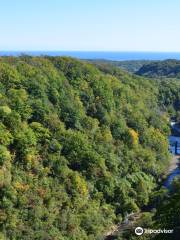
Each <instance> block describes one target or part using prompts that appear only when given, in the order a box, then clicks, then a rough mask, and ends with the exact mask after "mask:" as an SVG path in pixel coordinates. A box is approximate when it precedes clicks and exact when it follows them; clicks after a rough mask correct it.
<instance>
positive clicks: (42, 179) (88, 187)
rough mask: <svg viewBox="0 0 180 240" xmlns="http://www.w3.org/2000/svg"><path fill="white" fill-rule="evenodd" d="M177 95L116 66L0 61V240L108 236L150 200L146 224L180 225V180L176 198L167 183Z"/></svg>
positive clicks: (168, 85)
mask: <svg viewBox="0 0 180 240" xmlns="http://www.w3.org/2000/svg"><path fill="white" fill-rule="evenodd" d="M148 72H149V71H148ZM179 90H180V83H179V82H178V80H177V79H176V78H174V79H172V81H171V79H152V78H150V79H148V78H146V77H144V76H138V75H135V74H129V73H127V72H125V71H123V70H121V69H120V68H119V67H116V66H112V65H108V64H107V65H106V64H105V65H104V64H103V65H101V64H99V65H98V66H97V65H96V64H93V63H89V62H84V61H80V60H76V59H72V58H68V57H48V56H44V57H30V56H25V55H24V56H20V57H1V58H0V239H2V240H6V239H7V240H32V239H34V240H102V239H104V236H105V235H106V232H107V231H108V230H109V229H110V227H111V226H112V225H114V224H117V223H121V222H123V220H124V219H125V218H126V216H127V214H130V213H133V212H139V211H141V209H142V208H144V207H145V206H147V205H149V204H150V203H152V202H155V204H156V206H157V210H156V211H155V212H154V213H153V214H149V215H148V214H147V215H146V216H144V219H143V220H141V221H143V222H142V224H144V225H148V226H150V225H151V224H152V225H153V224H156V225H157V224H158V226H161V227H166V226H168V227H170V226H177V229H178V228H179V226H180V218H179V215H178V213H179V211H180V205H179V201H177V199H179V198H180V191H179V189H180V187H178V186H179V183H178V181H177V182H176V183H174V190H173V192H172V197H171V198H170V197H169V195H168V194H167V192H166V190H165V189H164V188H160V182H161V180H162V179H163V177H164V175H165V174H166V171H167V167H168V165H169V162H170V158H171V157H170V154H169V151H168V140H167V139H168V135H169V134H170V127H169V119H170V117H171V116H174V115H176V116H177V117H178V116H179V115H180V114H179V110H180V109H179V101H180V94H179ZM158 216H162V217H161V219H160V218H159V217H158ZM173 224H174V225H173ZM169 237H172V236H169ZM117 239H122V240H125V239H127V240H128V239H136V238H135V235H133V234H126V235H123V236H119V237H118V238H117ZM142 239H147V238H142ZM154 239H158V236H154ZM167 239H175V238H167Z"/></svg>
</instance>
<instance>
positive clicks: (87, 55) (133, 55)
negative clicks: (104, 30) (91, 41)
mask: <svg viewBox="0 0 180 240" xmlns="http://www.w3.org/2000/svg"><path fill="white" fill-rule="evenodd" d="M22 54H26V55H31V56H43V55H48V56H69V57H74V58H80V59H102V60H103V59H106V60H112V61H127V60H165V59H180V52H110V51H0V56H20V55H22Z"/></svg>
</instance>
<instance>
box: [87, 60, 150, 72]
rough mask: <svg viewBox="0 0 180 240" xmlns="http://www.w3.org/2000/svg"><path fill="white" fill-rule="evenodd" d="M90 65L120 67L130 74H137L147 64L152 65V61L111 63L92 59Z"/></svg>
mask: <svg viewBox="0 0 180 240" xmlns="http://www.w3.org/2000/svg"><path fill="white" fill-rule="evenodd" d="M88 61H89V62H90V63H94V64H95V65H96V66H100V65H111V66H115V67H118V68H120V69H122V70H125V71H128V72H130V73H135V72H137V71H138V70H139V69H140V68H141V67H142V66H144V65H145V64H148V63H151V62H152V61H151V60H126V61H111V60H105V59H97V60H94V59H91V60H88Z"/></svg>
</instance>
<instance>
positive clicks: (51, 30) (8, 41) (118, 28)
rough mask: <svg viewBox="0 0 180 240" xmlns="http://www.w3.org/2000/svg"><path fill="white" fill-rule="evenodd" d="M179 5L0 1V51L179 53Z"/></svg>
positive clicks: (161, 0)
mask: <svg viewBox="0 0 180 240" xmlns="http://www.w3.org/2000/svg"><path fill="white" fill-rule="evenodd" d="M179 13H180V1H179V0H27V1H26V0H0V35H1V36H0V50H21V51H23V50H61V51H63V50H64V51H66V50H82V51H83V50H89V51H93V50H95V51H98V50H100V51H172V52H176V51H179V52H180V14H179Z"/></svg>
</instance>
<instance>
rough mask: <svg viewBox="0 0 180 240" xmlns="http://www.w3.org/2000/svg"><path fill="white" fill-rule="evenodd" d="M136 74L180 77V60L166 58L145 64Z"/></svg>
mask: <svg viewBox="0 0 180 240" xmlns="http://www.w3.org/2000/svg"><path fill="white" fill-rule="evenodd" d="M136 74H138V75H141V76H146V77H166V78H167V77H170V78H172V77H173V78H174V77H176V78H180V61H179V60H173V59H169V60H164V61H155V62H150V63H147V64H144V65H143V66H142V67H141V68H140V69H139V70H138V71H137V72H136Z"/></svg>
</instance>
